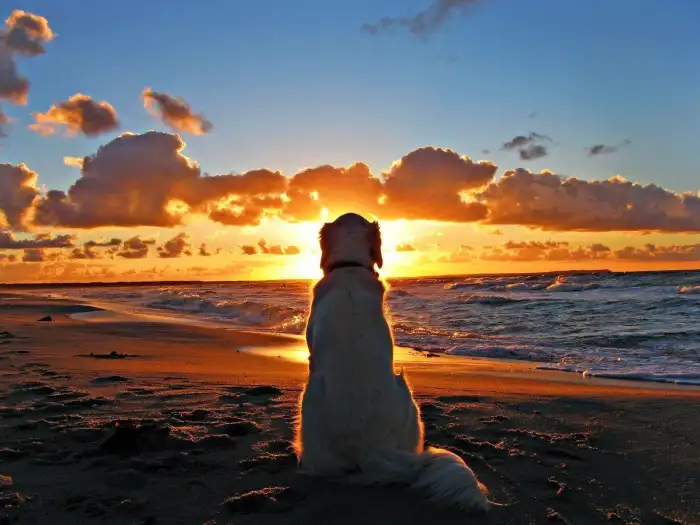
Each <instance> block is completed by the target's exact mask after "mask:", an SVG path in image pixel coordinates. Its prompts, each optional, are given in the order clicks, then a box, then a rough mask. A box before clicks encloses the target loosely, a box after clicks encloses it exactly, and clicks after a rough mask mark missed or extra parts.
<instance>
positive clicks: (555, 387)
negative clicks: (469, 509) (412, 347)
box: [0, 294, 700, 525]
mask: <svg viewBox="0 0 700 525" xmlns="http://www.w3.org/2000/svg"><path fill="white" fill-rule="evenodd" d="M80 312H84V313H85V312H86V313H85V314H81V313H80ZM90 312H92V313H90ZM95 312H96V313H95ZM75 314H78V315H75ZM45 316H51V318H52V319H53V320H52V321H38V320H39V319H40V318H43V317H45ZM71 316H74V317H71ZM171 321H172V320H171ZM250 349H253V350H254V351H249V350H250ZM258 354H268V356H264V355H258ZM278 355H282V356H289V355H296V356H297V361H294V360H290V359H286V358H281V357H276V356H278ZM304 355H305V352H304V346H303V340H301V339H300V338H297V337H286V336H277V335H270V334H256V333H249V332H238V331H232V330H221V329H214V328H208V327H201V326H196V325H192V324H182V323H178V322H165V321H163V320H158V319H154V318H148V317H135V316H130V315H125V314H123V313H122V314H118V315H117V314H111V313H109V312H100V311H96V310H95V309H94V308H90V307H86V306H84V305H77V304H73V303H70V302H67V301H60V300H32V299H27V298H21V297H19V296H14V295H9V294H7V295H0V524H5V523H18V524H43V523H47V524H48V523H50V524H82V523H85V524H89V523H100V524H105V523H106V524H158V525H161V524H188V525H189V524H193V525H202V524H205V523H206V524H210V525H214V524H216V525H221V524H227V523H235V524H272V525H276V524H289V525H292V524H294V525H297V524H299V525H300V524H313V525H316V524H348V525H349V524H358V523H359V524H362V525H375V524H376V525H379V524H381V525H388V524H395V523H396V524H420V525H423V524H430V523H441V524H442V523H444V524H458V523H460V524H462V523H473V524H480V523H493V524H497V523H508V524H521V523H522V524H526V523H534V524H539V523H571V524H589V523H635V524H652V525H661V524H670V523H684V524H699V523H700V438H699V437H698V436H699V435H700V432H699V430H700V409H699V407H700V405H699V403H700V389H692V388H678V387H675V388H674V387H671V386H669V385H653V384H646V383H639V382H625V381H617V382H614V381H604V380H590V379H583V378H581V377H579V376H577V375H573V374H564V373H557V372H551V371H539V370H535V369H534V367H532V366H531V365H529V364H522V363H507V362H495V361H485V360H469V359H460V358H449V357H446V356H443V357H431V358H425V357H423V356H419V355H418V354H417V353H415V352H410V351H405V350H397V361H398V362H399V364H401V365H402V366H405V368H406V373H407V376H408V377H409V380H410V381H411V383H412V385H413V387H414V390H415V392H416V397H417V399H418V401H419V402H420V405H421V410H422V413H423V417H424V420H425V423H426V440H427V441H428V442H429V443H430V444H434V445H438V446H442V447H446V448H449V449H450V450H453V451H455V452H457V453H458V454H460V455H461V456H462V457H463V458H464V459H465V460H466V461H467V463H468V464H469V465H470V466H471V468H472V469H473V470H474V471H475V472H476V474H477V475H478V477H479V478H480V479H481V481H482V482H483V483H485V484H486V485H487V486H488V488H489V489H490V491H491V497H492V499H493V500H495V501H496V502H499V503H501V504H502V505H503V506H500V507H496V508H493V509H492V510H491V511H490V513H489V514H488V515H487V516H482V517H468V518H467V517H464V516H462V515H460V514H457V513H454V512H451V511H447V510H440V509H436V508H435V507H434V506H433V505H432V504H430V503H428V502H426V501H425V500H424V499H422V498H421V497H420V496H419V495H417V494H415V493H413V492H411V491H410V490H409V489H407V488H404V487H384V488H357V487H344V486H339V485H335V484H331V483H327V482H323V481H318V480H311V479H307V478H305V477H303V476H302V475H300V474H298V473H297V471H296V458H295V456H294V454H293V452H292V450H291V448H290V439H291V438H292V425H293V422H294V418H295V411H296V403H297V399H298V396H299V393H300V390H301V386H302V385H303V382H304V380H305V376H306V373H307V367H306V364H305V363H304V362H303V356H304Z"/></svg>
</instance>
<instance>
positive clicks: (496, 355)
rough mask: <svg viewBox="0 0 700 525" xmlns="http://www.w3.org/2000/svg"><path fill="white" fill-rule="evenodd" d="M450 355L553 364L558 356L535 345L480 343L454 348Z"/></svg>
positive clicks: (451, 349)
mask: <svg viewBox="0 0 700 525" xmlns="http://www.w3.org/2000/svg"><path fill="white" fill-rule="evenodd" d="M445 353H446V354H449V355H460V356H467V357H482V358H489V359H517V360H519V361H537V362H545V363H546V362H551V361H556V360H558V356H557V355H556V354H555V353H553V352H552V351H551V349H548V348H543V347H539V346H533V345H519V344H492V343H480V344H475V345H461V346H454V347H452V348H450V349H448V350H446V351H445Z"/></svg>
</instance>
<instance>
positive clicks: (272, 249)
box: [240, 239, 301, 255]
mask: <svg viewBox="0 0 700 525" xmlns="http://www.w3.org/2000/svg"><path fill="white" fill-rule="evenodd" d="M240 248H241V253H243V255H256V254H259V253H260V254H267V255H299V254H300V253H301V250H299V248H298V247H297V246H281V245H279V244H273V245H271V244H268V242H267V241H266V240H265V239H260V240H259V241H258V245H257V246H252V245H242V246H241V247H240Z"/></svg>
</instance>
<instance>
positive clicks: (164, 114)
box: [141, 88, 212, 135]
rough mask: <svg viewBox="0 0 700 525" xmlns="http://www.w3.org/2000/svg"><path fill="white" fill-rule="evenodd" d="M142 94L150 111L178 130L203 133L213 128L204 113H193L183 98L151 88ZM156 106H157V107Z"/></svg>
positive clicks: (144, 102)
mask: <svg viewBox="0 0 700 525" xmlns="http://www.w3.org/2000/svg"><path fill="white" fill-rule="evenodd" d="M141 96H142V97H143V105H144V107H145V108H146V109H147V110H148V112H149V113H150V114H151V115H153V116H157V117H159V118H161V119H162V120H163V122H164V123H165V124H166V125H167V126H168V127H170V128H172V129H174V130H176V131H184V132H186V133H191V134H193V135H202V134H204V133H207V132H208V131H211V129H212V124H211V122H209V121H208V120H207V119H206V118H204V115H197V114H195V113H193V111H192V109H191V108H190V106H189V104H188V103H187V102H185V101H184V100H182V99H181V98H178V97H173V96H172V95H168V94H167V93H159V92H157V91H153V90H152V89H151V88H146V89H144V90H143V93H142V94H141ZM154 106H157V109H156V108H154Z"/></svg>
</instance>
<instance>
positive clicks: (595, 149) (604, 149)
mask: <svg viewBox="0 0 700 525" xmlns="http://www.w3.org/2000/svg"><path fill="white" fill-rule="evenodd" d="M631 143H632V142H631V141H630V140H623V141H622V142H621V143H620V144H617V145H615V146H607V145H605V144H595V145H593V146H589V147H587V148H586V151H587V152H588V155H590V156H595V155H605V154H608V153H615V152H616V151H617V150H619V149H620V148H622V147H624V146H628V145H629V144H631Z"/></svg>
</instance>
